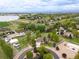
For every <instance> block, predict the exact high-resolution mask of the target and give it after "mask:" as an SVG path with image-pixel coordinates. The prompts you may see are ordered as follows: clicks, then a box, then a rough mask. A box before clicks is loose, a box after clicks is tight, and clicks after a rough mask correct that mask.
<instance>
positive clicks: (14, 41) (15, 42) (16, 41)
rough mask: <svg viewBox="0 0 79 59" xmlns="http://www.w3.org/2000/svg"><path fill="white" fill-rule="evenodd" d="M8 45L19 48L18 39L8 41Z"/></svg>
mask: <svg viewBox="0 0 79 59" xmlns="http://www.w3.org/2000/svg"><path fill="white" fill-rule="evenodd" d="M9 43H10V44H12V45H13V46H14V47H16V48H19V45H20V44H19V43H18V39H11V40H10V41H9Z"/></svg>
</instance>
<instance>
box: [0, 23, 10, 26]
mask: <svg viewBox="0 0 79 59" xmlns="http://www.w3.org/2000/svg"><path fill="white" fill-rule="evenodd" d="M6 26H9V22H0V27H6Z"/></svg>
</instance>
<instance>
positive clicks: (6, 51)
mask: <svg viewBox="0 0 79 59" xmlns="http://www.w3.org/2000/svg"><path fill="white" fill-rule="evenodd" d="M0 56H1V57H2V59H5V58H6V59H12V58H13V50H12V48H11V47H10V45H8V44H7V43H5V42H4V41H3V40H1V39H0ZM0 59H1V58H0Z"/></svg>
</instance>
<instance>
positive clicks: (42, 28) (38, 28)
mask: <svg viewBox="0 0 79 59" xmlns="http://www.w3.org/2000/svg"><path fill="white" fill-rule="evenodd" d="M35 29H36V30H39V31H40V32H44V31H45V25H44V24H37V25H36V26H35Z"/></svg>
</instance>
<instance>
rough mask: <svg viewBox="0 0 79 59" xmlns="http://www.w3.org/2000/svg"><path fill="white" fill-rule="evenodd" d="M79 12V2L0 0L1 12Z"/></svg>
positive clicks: (60, 0)
mask: <svg viewBox="0 0 79 59" xmlns="http://www.w3.org/2000/svg"><path fill="white" fill-rule="evenodd" d="M78 10H79V0H75V1H74V0H0V12H75V11H78ZM78 12H79V11H78Z"/></svg>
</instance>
